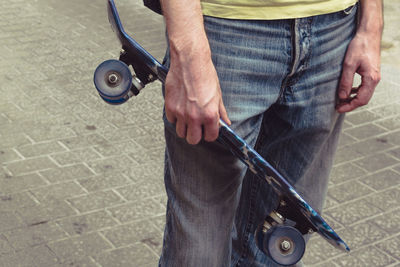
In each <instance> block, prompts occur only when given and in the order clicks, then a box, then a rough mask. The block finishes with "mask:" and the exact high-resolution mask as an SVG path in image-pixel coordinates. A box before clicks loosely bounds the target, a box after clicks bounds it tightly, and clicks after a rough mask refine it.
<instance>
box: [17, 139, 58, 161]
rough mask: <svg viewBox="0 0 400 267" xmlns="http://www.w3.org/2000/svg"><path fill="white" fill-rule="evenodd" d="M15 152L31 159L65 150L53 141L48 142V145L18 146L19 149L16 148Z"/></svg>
mask: <svg viewBox="0 0 400 267" xmlns="http://www.w3.org/2000/svg"><path fill="white" fill-rule="evenodd" d="M17 150H18V152H19V153H21V155H23V156H24V157H25V158H31V157H38V156H41V155H47V154H52V153H56V152H61V151H65V148H64V147H62V146H61V145H60V144H59V143H57V142H56V141H53V142H48V143H40V144H33V145H25V146H20V147H17Z"/></svg>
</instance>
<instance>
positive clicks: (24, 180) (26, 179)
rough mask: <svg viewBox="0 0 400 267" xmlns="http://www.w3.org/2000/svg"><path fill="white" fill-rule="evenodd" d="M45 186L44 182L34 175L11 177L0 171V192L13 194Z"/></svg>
mask: <svg viewBox="0 0 400 267" xmlns="http://www.w3.org/2000/svg"><path fill="white" fill-rule="evenodd" d="M43 185H46V182H45V181H44V180H43V179H42V178H41V177H40V176H39V175H38V174H36V173H32V174H27V175H22V176H13V175H7V174H6V173H4V172H1V171H0V192H2V193H7V194H10V193H14V192H18V191H24V190H28V189H31V188H36V187H40V186H43Z"/></svg>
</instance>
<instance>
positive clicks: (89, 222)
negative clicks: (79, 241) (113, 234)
mask: <svg viewBox="0 0 400 267" xmlns="http://www.w3.org/2000/svg"><path fill="white" fill-rule="evenodd" d="M57 224H58V225H60V226H61V227H62V229H64V231H65V232H67V233H68V234H69V235H71V236H73V235H76V234H78V235H81V234H85V233H89V232H93V231H97V230H101V229H103V228H110V227H112V226H116V225H117V222H116V221H115V220H114V219H113V218H112V217H111V216H110V215H109V214H108V213H107V212H105V211H104V210H101V211H97V212H92V213H88V214H85V215H80V216H74V217H68V218H64V219H62V220H59V221H57Z"/></svg>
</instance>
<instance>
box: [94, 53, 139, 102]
mask: <svg viewBox="0 0 400 267" xmlns="http://www.w3.org/2000/svg"><path fill="white" fill-rule="evenodd" d="M93 80H94V85H95V86H96V89H97V91H98V92H99V94H100V96H101V98H102V99H103V100H104V101H105V102H107V103H109V104H114V105H118V104H122V103H124V102H126V101H127V100H128V99H129V92H130V89H131V86H132V74H131V71H130V70H129V67H128V66H127V65H126V64H125V63H124V62H122V61H119V60H115V59H110V60H107V61H104V62H103V63H101V64H100V65H99V66H98V67H97V68H96V71H95V72H94V79H93Z"/></svg>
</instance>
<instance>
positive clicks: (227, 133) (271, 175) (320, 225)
mask: <svg viewBox="0 0 400 267" xmlns="http://www.w3.org/2000/svg"><path fill="white" fill-rule="evenodd" d="M220 125H221V129H220V137H219V139H220V140H221V141H222V142H223V143H225V144H226V145H227V146H228V147H229V148H230V149H231V151H232V153H233V154H234V155H236V156H237V157H238V158H239V159H240V160H241V161H242V162H243V163H244V164H246V165H247V166H248V167H249V169H250V170H251V171H252V172H253V173H254V174H256V175H257V176H258V177H259V178H261V179H263V180H265V181H267V182H268V184H269V185H271V186H272V188H274V190H275V191H276V192H277V193H278V194H280V195H282V194H283V195H286V196H288V198H289V199H290V200H291V203H292V204H293V205H295V206H296V207H297V208H298V209H299V210H300V212H301V213H302V214H303V217H304V219H306V220H307V222H308V223H309V224H310V225H311V226H312V228H313V229H314V230H315V231H316V232H317V233H318V234H320V235H321V236H322V237H323V238H324V239H326V240H327V241H328V242H329V243H331V244H332V245H333V246H335V247H337V248H339V249H341V250H344V251H350V248H349V247H348V246H347V244H346V243H345V242H344V241H343V240H342V239H341V238H340V237H339V235H338V234H337V233H336V232H335V231H334V230H333V229H332V228H331V227H330V226H329V225H328V223H327V222H326V221H325V220H324V219H323V218H322V217H321V216H320V215H319V214H318V212H316V211H315V210H314V209H313V208H312V207H311V206H310V205H309V204H308V203H307V202H306V201H305V200H304V199H303V198H302V197H301V196H300V195H299V194H298V193H297V192H296V190H295V189H294V188H293V187H292V186H291V185H290V184H289V183H288V182H287V181H286V179H285V178H284V177H282V175H281V174H280V173H279V172H278V171H277V170H275V169H274V168H273V167H272V166H271V165H270V164H269V163H268V162H267V161H266V160H265V159H264V158H263V157H262V156H261V155H259V154H258V153H257V152H256V151H255V150H254V149H253V148H252V147H250V146H249V145H248V144H247V143H246V142H245V141H244V140H243V139H242V138H241V137H239V136H237V135H236V134H235V133H234V132H233V130H232V129H231V128H230V127H229V126H228V125H227V124H226V123H225V122H224V121H222V120H220Z"/></svg>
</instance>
